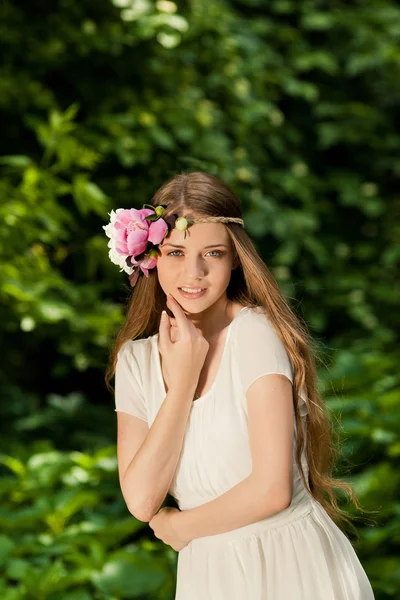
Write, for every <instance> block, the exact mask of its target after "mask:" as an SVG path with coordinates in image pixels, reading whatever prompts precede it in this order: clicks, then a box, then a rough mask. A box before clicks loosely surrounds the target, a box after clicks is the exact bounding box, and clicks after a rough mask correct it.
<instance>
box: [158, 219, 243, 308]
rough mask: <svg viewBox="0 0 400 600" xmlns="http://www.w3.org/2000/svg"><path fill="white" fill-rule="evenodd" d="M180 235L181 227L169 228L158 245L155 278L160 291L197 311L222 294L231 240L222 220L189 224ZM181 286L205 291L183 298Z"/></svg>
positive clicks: (229, 269) (228, 273)
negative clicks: (195, 295) (204, 289)
mask: <svg viewBox="0 0 400 600" xmlns="http://www.w3.org/2000/svg"><path fill="white" fill-rule="evenodd" d="M184 236H185V233H184V231H179V230H177V229H172V230H171V233H170V235H169V237H168V238H164V240H163V242H162V243H161V244H160V245H159V250H160V253H161V255H160V256H159V258H158V259H157V273H158V280H159V282H160V285H161V287H162V289H163V291H164V293H165V294H168V293H171V294H172V295H173V296H174V297H175V298H176V299H177V300H178V302H179V304H180V305H181V306H182V308H183V309H184V310H187V311H188V312H190V313H198V312H202V311H204V310H206V309H207V308H208V307H209V306H212V305H213V304H214V303H215V302H217V300H219V299H220V298H221V296H223V295H224V294H225V290H226V288H227V287H228V284H229V281H230V278H231V272H232V268H233V266H234V264H233V252H232V244H231V241H230V237H229V235H228V232H227V230H226V228H225V226H224V225H223V224H222V223H197V224H195V225H191V226H190V227H189V228H188V229H187V230H186V239H184ZM177 246H178V247H177ZM182 287H189V288H206V291H205V293H204V294H203V295H201V296H200V297H198V298H197V297H189V298H185V297H184V296H183V295H182V293H181V291H180V288H182Z"/></svg>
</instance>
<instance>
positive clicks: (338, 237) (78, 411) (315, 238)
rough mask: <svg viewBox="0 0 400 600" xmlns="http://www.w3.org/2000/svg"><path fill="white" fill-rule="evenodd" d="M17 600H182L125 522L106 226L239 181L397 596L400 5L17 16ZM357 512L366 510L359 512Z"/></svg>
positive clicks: (159, 551) (11, 134)
mask: <svg viewBox="0 0 400 600" xmlns="http://www.w3.org/2000/svg"><path fill="white" fill-rule="evenodd" d="M0 17H1V18H0V39H1V40H2V42H1V44H2V48H1V57H2V61H1V66H0V109H1V112H2V115H3V125H2V136H1V138H0V149H1V150H0V151H1V155H2V156H1V159H0V161H1V167H2V176H1V180H0V249H1V256H0V259H1V269H0V294H1V305H0V311H1V312H0V316H1V326H0V335H1V343H2V350H3V351H2V364H1V380H0V384H1V397H2V402H1V408H0V410H1V423H2V432H1V433H2V436H1V440H2V442H1V455H0V465H1V466H0V469H1V470H0V495H1V507H0V528H1V533H0V568H1V579H0V594H1V598H2V599H3V600H19V599H24V600H25V599H26V600H31V599H46V600H47V599H48V600H69V599H73V600H89V599H92V598H93V599H94V598H96V599H109V600H111V599H119V598H152V599H153V598H157V599H166V600H167V599H173V596H174V589H175V569H176V553H175V552H174V551H173V550H172V549H171V548H170V547H167V546H164V545H163V544H162V543H161V542H160V541H159V540H157V539H156V538H154V537H152V535H151V533H152V532H151V530H150V529H149V528H148V527H147V524H146V523H142V522H139V521H136V520H135V519H134V518H133V517H132V516H131V515H130V514H129V512H128V511H127V509H126V507H125V504H124V501H123V499H122V496H121V494H120V491H119V486H118V479H117V463H116V448H115V439H116V425H115V419H114V418H113V417H111V415H114V412H113V409H114V404H113V402H114V401H113V398H110V396H109V394H108V393H107V391H106V389H105V385H104V382H103V376H104V368H105V364H106V361H107V357H108V348H109V344H110V342H111V340H112V338H113V335H115V333H116V331H117V329H118V327H119V325H120V324H121V323H122V320H123V309H124V303H125V300H126V297H127V293H128V287H127V286H126V280H125V279H124V278H123V276H122V274H120V273H119V271H118V269H117V268H116V267H115V265H112V264H111V263H110V262H109V260H108V254H107V252H108V249H107V239H106V237H105V235H104V232H103V229H102V225H103V224H106V222H107V221H108V212H109V211H110V210H111V209H112V208H114V209H115V208H117V207H121V206H122V207H130V206H135V207H137V208H140V207H141V206H142V204H143V203H144V202H149V200H150V198H151V196H152V194H153V193H154V192H155V190H156V189H157V188H158V187H159V186H160V185H161V184H162V183H163V182H164V181H165V179H166V178H168V177H170V176H171V175H173V174H174V173H176V172H179V171H182V170H187V171H189V170H203V171H207V172H210V173H213V174H215V175H217V176H219V177H221V178H222V179H223V180H224V181H225V182H226V183H228V184H229V185H231V186H232V188H233V189H234V191H235V192H236V193H237V195H238V196H239V197H240V199H241V202H242V205H243V210H244V216H245V224H246V229H247V230H248V231H249V233H250V235H251V237H252V239H253V240H254V242H255V243H256V245H257V248H258V250H259V252H260V253H261V255H262V256H263V258H264V260H265V261H266V263H267V264H268V265H269V267H270V268H271V269H272V271H273V273H274V275H275V276H276V278H277V280H278V281H279V284H280V286H281V289H282V291H283V292H284V293H285V294H286V295H287V296H288V297H289V298H290V299H291V302H292V304H293V307H294V309H295V310H296V311H297V312H298V313H299V314H300V315H301V316H302V317H303V318H304V319H305V320H306V322H307V323H308V325H309V327H310V329H311V331H312V333H313V335H314V336H315V338H316V339H318V340H319V342H320V345H321V349H322V351H323V353H324V357H325V360H326V365H327V367H326V368H324V369H321V368H320V371H319V377H320V384H321V390H322V391H323V393H324V396H325V398H326V402H327V404H328V405H329V408H330V409H331V411H332V415H333V417H334V418H335V420H336V421H337V424H338V427H341V430H342V440H343V461H342V464H341V465H339V467H340V470H339V473H338V475H339V476H340V477H342V478H345V479H347V480H348V481H349V482H351V483H352V485H354V487H355V489H356V491H357V493H358V494H359V497H360V500H361V503H362V505H363V506H364V507H365V508H367V509H369V510H377V511H378V512H377V516H376V524H375V525H371V524H370V523H367V522H364V523H363V522H361V524H360V525H357V527H358V531H359V533H360V537H361V542H360V545H359V546H358V547H357V553H358V555H359V557H360V559H361V562H362V564H363V566H364V568H365V570H366V571H367V574H368V575H369V577H370V579H371V582H372V585H373V588H374V591H375V594H376V598H377V599H379V600H382V599H385V600H386V599H389V598H393V599H394V598H398V597H400V567H399V564H400V563H399V546H400V537H399V531H400V502H399V493H398V490H399V489H400V487H399V484H400V475H399V470H398V464H399V456H400V439H399V433H400V411H399V408H400V394H399V387H400V386H399V378H400V376H399V369H398V365H399V350H398V348H399V345H398V344H399V329H400V328H399V326H400V316H399V314H400V313H399V310H398V304H399V291H400V282H399V276H398V274H399V270H398V266H399V258H400V245H399V243H398V240H399V236H400V221H399V212H400V211H399V206H400V203H399V193H398V189H399V188H398V183H399V174H400V158H399V149H400V134H399V127H398V125H399V121H398V108H399V100H400V9H399V7H398V5H397V3H395V2H394V1H393V2H391V1H390V0H380V1H378V0H364V1H361V0H358V1H353V2H347V1H344V0H330V1H329V2H328V1H326V0H302V2H295V1H292V0H270V1H269V2H268V3H267V2H262V1H261V0H242V1H231V2H229V1H223V0H209V1H208V2H202V1H200V0H193V1H190V2H182V3H180V4H179V6H177V5H176V4H174V3H173V2H171V1H169V0H160V1H159V2H152V1H150V0H140V1H139V0H113V1H111V0H97V2H90V1H89V0H80V2H77V1H76V0H55V1H53V2H49V1H47V2H46V1H45V0H32V1H31V2H30V3H24V4H22V3H15V2H12V1H11V0H3V1H2V3H1V5H0ZM348 510H349V512H350V513H353V510H352V508H351V507H349V509H348Z"/></svg>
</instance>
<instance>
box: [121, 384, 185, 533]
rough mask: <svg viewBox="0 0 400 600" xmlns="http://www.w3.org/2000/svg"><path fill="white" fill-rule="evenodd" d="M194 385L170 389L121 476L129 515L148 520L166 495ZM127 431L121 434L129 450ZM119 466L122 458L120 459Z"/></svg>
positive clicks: (181, 443) (178, 385)
mask: <svg viewBox="0 0 400 600" xmlns="http://www.w3.org/2000/svg"><path fill="white" fill-rule="evenodd" d="M195 387H196V385H195V384H194V383H193V384H190V383H184V382H182V383H178V384H176V385H175V387H173V388H170V389H169V390H168V393H167V395H166V397H165V399H164V402H163V403H162V405H161V407H160V410H159V411H158V413H157V416H156V418H155V419H154V422H153V424H152V426H151V427H150V429H149V431H148V433H147V435H146V437H145V439H144V441H143V443H142V444H141V445H140V447H139V449H138V450H137V452H136V453H135V455H134V457H133V458H132V459H131V460H130V462H129V464H128V466H127V468H126V469H125V470H124V472H123V473H122V475H121V478H120V482H121V491H122V494H123V496H124V498H125V501H126V504H127V507H128V509H129V511H130V512H131V514H132V515H133V516H134V517H136V518H137V519H139V520H140V521H147V522H148V521H150V519H151V518H152V517H153V516H154V515H155V514H156V513H157V511H158V510H159V508H160V506H161V504H162V503H163V502H164V500H165V497H166V495H167V493H168V490H169V487H170V485H171V481H172V479H173V476H174V474H175V471H176V467H177V463H178V460H179V456H180V453H181V450H182V445H183V440H184V436H185V431H186V425H187V420H188V417H189V413H190V408H191V405H192V400H193V396H194V392H195ZM127 437H128V436H127V432H126V431H125V433H124V438H125V439H126V442H125V443H124V446H125V447H126V448H128V447H129V439H127ZM120 461H121V463H122V462H123V456H120Z"/></svg>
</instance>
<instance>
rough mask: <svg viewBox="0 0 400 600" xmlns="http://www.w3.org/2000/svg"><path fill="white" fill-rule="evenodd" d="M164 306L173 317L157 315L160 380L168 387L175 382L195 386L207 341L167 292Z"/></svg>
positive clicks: (206, 348)
mask: <svg viewBox="0 0 400 600" xmlns="http://www.w3.org/2000/svg"><path fill="white" fill-rule="evenodd" d="M167 307H168V308H169V309H170V310H171V312H172V313H173V315H174V317H169V316H168V314H167V315H166V317H165V320H164V319H161V321H160V330H159V338H158V350H159V352H160V354H161V357H162V372H163V376H164V380H165V382H166V384H167V387H168V389H170V388H171V386H172V385H173V384H174V383H177V382H179V383H182V382H183V383H184V384H187V385H190V387H193V388H194V389H196V386H197V383H198V380H199V376H200V372H201V369H202V368H203V365H204V361H205V359H206V356H207V352H208V349H209V347H210V345H209V343H208V342H207V340H206V339H205V338H204V337H203V336H202V335H201V333H200V332H199V331H198V329H196V327H195V326H194V325H193V323H192V321H191V320H190V319H188V318H187V316H186V315H185V313H184V311H183V309H182V307H181V305H180V304H179V302H178V301H177V300H176V299H175V298H174V297H173V296H167Z"/></svg>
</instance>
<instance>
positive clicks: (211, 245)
mask: <svg viewBox="0 0 400 600" xmlns="http://www.w3.org/2000/svg"><path fill="white" fill-rule="evenodd" d="M166 246H172V248H186V246H181V245H179V244H171V243H170V242H168V243H167V244H162V246H161V247H162V248H165V247H166ZM217 246H224V247H225V248H227V247H228V246H227V245H226V244H209V245H208V246H204V248H216V247H217Z"/></svg>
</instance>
